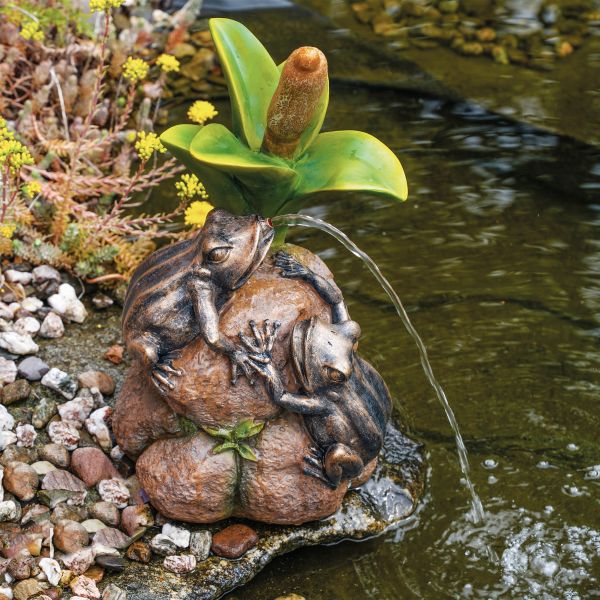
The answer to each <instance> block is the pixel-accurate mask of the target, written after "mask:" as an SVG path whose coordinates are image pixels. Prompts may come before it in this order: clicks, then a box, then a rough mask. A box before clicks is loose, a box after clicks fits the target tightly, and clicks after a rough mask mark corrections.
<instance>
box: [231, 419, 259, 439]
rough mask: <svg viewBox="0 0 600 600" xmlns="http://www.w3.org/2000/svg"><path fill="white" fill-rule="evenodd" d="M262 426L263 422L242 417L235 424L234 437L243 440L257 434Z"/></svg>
mask: <svg viewBox="0 0 600 600" xmlns="http://www.w3.org/2000/svg"><path fill="white" fill-rule="evenodd" d="M264 426H265V424H264V423H260V422H259V423H255V422H254V419H253V418H250V419H244V420H243V421H240V422H239V423H238V424H237V425H236V426H235V429H234V431H233V434H234V436H235V439H238V440H243V439H246V438H249V437H252V436H255V435H257V434H258V433H260V432H261V431H262V428H263V427H264Z"/></svg>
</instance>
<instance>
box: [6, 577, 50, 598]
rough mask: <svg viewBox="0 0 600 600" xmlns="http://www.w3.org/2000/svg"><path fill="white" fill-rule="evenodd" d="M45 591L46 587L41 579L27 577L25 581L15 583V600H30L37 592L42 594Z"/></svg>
mask: <svg viewBox="0 0 600 600" xmlns="http://www.w3.org/2000/svg"><path fill="white" fill-rule="evenodd" d="M43 591H44V588H43V587H42V585H41V584H40V582H39V581H37V580H35V579H25V580H24V581H19V583H17V585H15V587H14V589H13V594H14V598H15V600H28V599H29V598H31V597H33V596H35V595H36V594H41V593H42V592H43Z"/></svg>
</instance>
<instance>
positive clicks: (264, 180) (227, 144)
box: [190, 123, 296, 194]
mask: <svg viewBox="0 0 600 600" xmlns="http://www.w3.org/2000/svg"><path fill="white" fill-rule="evenodd" d="M190 152H191V154H192V156H193V158H194V159H195V160H196V161H198V162H200V163H201V164H203V165H207V166H209V167H211V168H213V169H216V170H218V171H221V172H223V173H227V174H230V175H232V176H234V177H235V178H237V179H239V180H240V181H241V182H242V183H243V184H244V185H245V186H246V187H248V188H249V189H251V190H254V191H260V192H262V193H263V194H264V193H266V191H267V190H265V189H264V188H265V187H270V186H273V185H283V184H286V183H288V184H290V183H292V182H293V181H294V180H295V179H296V173H295V171H294V170H293V169H290V167H288V166H287V164H286V162H285V161H284V160H283V159H281V158H278V157H276V156H271V155H269V154H262V153H260V152H253V151H252V150H249V149H248V147H247V146H246V145H244V144H243V143H242V142H240V140H238V139H237V138H236V137H235V135H233V133H231V131H229V130H228V129H227V128H226V127H224V126H223V125H220V124H219V123H211V124H210V125H206V126H205V127H203V128H202V129H201V130H200V131H199V132H198V133H197V134H196V136H195V137H194V139H193V140H192V142H191V144H190Z"/></svg>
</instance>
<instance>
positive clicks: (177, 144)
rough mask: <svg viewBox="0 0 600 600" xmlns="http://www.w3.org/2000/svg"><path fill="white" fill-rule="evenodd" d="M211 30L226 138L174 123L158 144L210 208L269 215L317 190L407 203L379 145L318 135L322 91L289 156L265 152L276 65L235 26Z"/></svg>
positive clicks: (392, 163)
mask: <svg viewBox="0 0 600 600" xmlns="http://www.w3.org/2000/svg"><path fill="white" fill-rule="evenodd" d="M210 28H211V32H212V35H213V40H214V42H215V46H216V48H217V52H218V54H219V58H220V60H221V64H222V65H223V71H224V73H225V77H226V79H227V84H228V86H229V92H230V96H231V105H232V113H233V132H230V131H228V130H227V129H226V128H225V127H224V126H223V125H219V124H210V125H206V126H202V125H176V126H175V127H171V128H170V129H168V130H167V131H165V132H164V133H163V134H162V136H161V141H162V142H163V144H164V145H165V146H166V147H167V148H168V149H169V150H170V151H171V152H172V153H173V154H174V155H175V156H176V157H177V158H178V159H179V160H180V161H182V162H183V163H184V164H185V165H186V166H187V167H188V168H189V169H190V170H191V171H192V172H194V173H195V174H196V175H197V176H198V177H199V178H200V179H201V181H203V183H204V185H205V187H206V189H207V191H208V193H209V196H210V198H211V202H212V203H213V204H215V205H216V206H220V207H223V208H227V209H228V210H230V211H232V212H234V213H236V214H243V213H247V212H257V213H259V214H261V215H262V216H265V217H271V216H275V215H277V214H281V213H282V212H288V211H298V210H299V209H300V208H301V206H302V202H303V200H304V199H305V198H307V197H308V196H311V195H312V194H315V193H317V192H321V191H362V192H369V193H372V194H379V195H384V196H387V197H391V198H393V199H396V200H405V199H406V197H407V194H408V189H407V184H406V177H405V175H404V171H403V169H402V166H401V164H400V162H399V161H398V159H397V157H396V156H395V155H394V153H393V152H392V151H391V150H390V149H389V148H388V147H387V146H386V145H385V144H383V143H382V142H380V141H379V140H378V139H376V138H374V137H373V136H371V135H368V134H366V133H363V132H359V131H337V132H330V133H319V131H320V129H321V126H322V124H323V120H324V118H325V113H326V111H327V105H328V101H329V89H328V86H325V90H324V92H323V93H322V96H321V99H320V101H319V103H318V105H317V108H316V110H315V113H314V115H313V117H312V119H311V121H310V123H309V125H308V126H307V128H306V130H305V131H304V133H303V134H302V136H301V138H300V142H299V144H298V146H297V148H296V151H295V154H294V156H293V158H292V159H286V158H282V157H280V156H275V155H273V154H270V153H268V152H265V151H264V150H263V149H262V145H263V138H264V134H265V131H266V128H267V110H268V107H269V104H270V102H271V98H272V97H273V94H274V92H275V90H276V89H277V85H278V83H279V78H280V74H281V70H282V67H281V66H280V67H277V66H276V65H275V63H274V62H273V60H272V58H271V57H270V56H269V54H268V52H267V51H266V50H265V48H264V47H263V45H262V44H261V43H260V42H259V41H258V40H257V39H256V38H255V37H254V35H252V33H251V32H250V31H248V29H246V27H244V26H243V25H242V24H241V23H238V22H236V21H233V20H230V19H211V21H210Z"/></svg>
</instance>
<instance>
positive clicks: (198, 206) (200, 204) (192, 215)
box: [185, 200, 214, 227]
mask: <svg viewBox="0 0 600 600" xmlns="http://www.w3.org/2000/svg"><path fill="white" fill-rule="evenodd" d="M213 208H214V206H213V205H212V204H211V203H210V202H206V201H204V200H197V201H196V202H192V203H191V204H190V205H189V206H188V207H187V209H186V211H185V224H186V225H194V226H195V227H202V226H203V225H204V223H205V221H206V217H207V216H208V213H209V212H210V211H211V210H212V209H213Z"/></svg>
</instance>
